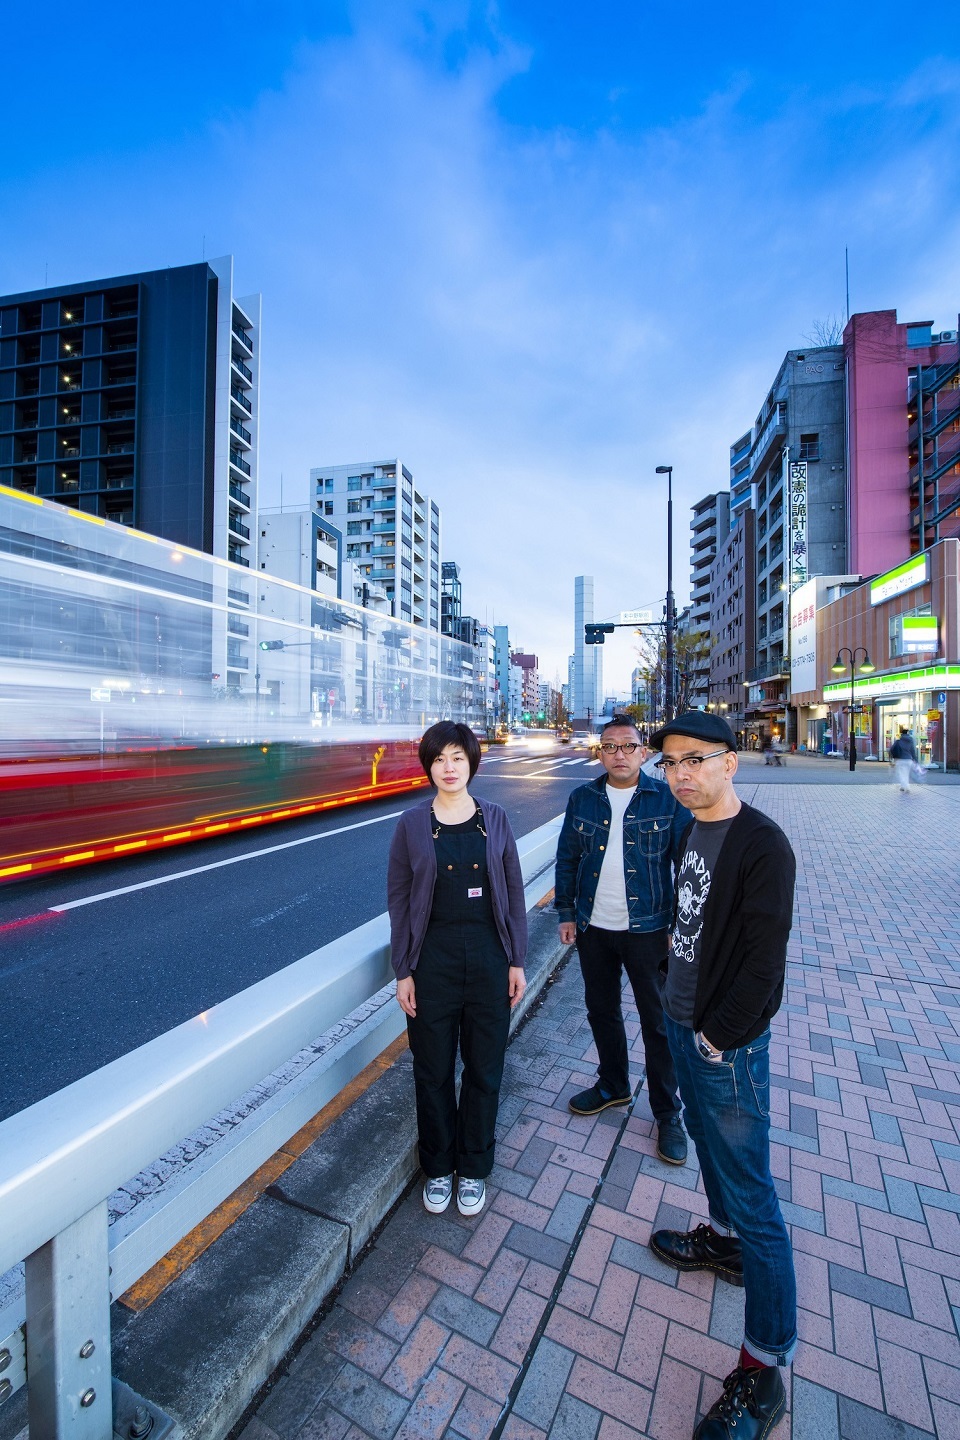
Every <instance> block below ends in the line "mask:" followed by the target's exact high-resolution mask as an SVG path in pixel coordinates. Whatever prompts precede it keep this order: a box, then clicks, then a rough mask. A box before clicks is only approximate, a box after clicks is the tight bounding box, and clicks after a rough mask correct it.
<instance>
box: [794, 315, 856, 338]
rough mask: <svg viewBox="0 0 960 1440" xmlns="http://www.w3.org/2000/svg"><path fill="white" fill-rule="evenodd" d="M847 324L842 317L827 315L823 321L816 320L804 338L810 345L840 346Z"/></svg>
mask: <svg viewBox="0 0 960 1440" xmlns="http://www.w3.org/2000/svg"><path fill="white" fill-rule="evenodd" d="M846 324H847V322H846V320H845V319H844V317H843V316H842V315H825V316H824V317H823V319H822V320H814V322H813V324H812V326H811V327H810V329H809V330H808V331H807V333H806V334H805V335H804V337H803V338H804V340H806V342H807V344H808V345H839V344H840V341H841V340H842V339H843V332H844V329H845V328H846Z"/></svg>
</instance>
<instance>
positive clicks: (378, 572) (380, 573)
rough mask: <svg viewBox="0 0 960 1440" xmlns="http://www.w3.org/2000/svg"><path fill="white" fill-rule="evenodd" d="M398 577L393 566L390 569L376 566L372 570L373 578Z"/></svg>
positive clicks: (390, 578) (386, 578)
mask: <svg viewBox="0 0 960 1440" xmlns="http://www.w3.org/2000/svg"><path fill="white" fill-rule="evenodd" d="M396 578H397V572H396V570H395V569H394V568H393V567H392V566H391V568H390V569H389V570H386V569H380V568H379V567H374V569H373V570H371V571H370V579H371V580H395V579H396Z"/></svg>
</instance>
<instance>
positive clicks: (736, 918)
mask: <svg viewBox="0 0 960 1440" xmlns="http://www.w3.org/2000/svg"><path fill="white" fill-rule="evenodd" d="M689 828H690V827H689V826H688V827H687V831H689ZM687 831H685V832H684V835H683V837H682V839H681V841H680V845H679V847H678V851H677V856H676V858H677V860H679V858H680V856H681V855H682V854H683V850H684V845H685V844H686V837H687ZM796 873H797V862H796V857H795V856H794V853H793V850H792V848H791V846H790V841H789V840H788V839H787V837H786V835H784V833H783V831H782V830H781V829H780V827H779V825H775V824H774V822H773V821H772V820H771V819H769V817H768V816H766V815H764V814H763V812H762V811H760V810H755V809H754V808H753V806H752V805H741V807H740V809H739V811H738V813H737V814H736V815H735V816H734V817H733V821H732V823H731V825H730V829H729V831H728V832H727V836H726V839H725V840H724V842H723V848H722V849H721V851H720V856H719V859H718V860H717V864H716V867H715V869H714V872H713V879H712V882H711V885H710V893H709V895H708V896H707V902H706V905H705V906H704V913H703V932H702V934H701V937H700V969H699V974H698V977H697V993H696V999H695V1001H694V1017H693V1025H694V1029H695V1030H702V1031H703V1033H704V1034H705V1035H706V1037H707V1039H708V1040H709V1041H710V1043H711V1045H714V1046H716V1048H717V1049H718V1050H733V1049H736V1048H739V1046H741V1045H747V1044H749V1042H750V1041H751V1040H755V1039H756V1037H757V1036H758V1035H759V1034H761V1033H762V1031H763V1030H765V1029H766V1027H767V1025H768V1024H769V1021H770V1018H771V1016H773V1015H775V1014H776V1012H777V1011H778V1010H779V1008H780V1001H781V999H782V998H783V980H784V974H785V972H786V968H787V940H788V938H789V936H790V927H791V925H792V923H793V889H794V881H795V880H796ZM668 964H669V960H668Z"/></svg>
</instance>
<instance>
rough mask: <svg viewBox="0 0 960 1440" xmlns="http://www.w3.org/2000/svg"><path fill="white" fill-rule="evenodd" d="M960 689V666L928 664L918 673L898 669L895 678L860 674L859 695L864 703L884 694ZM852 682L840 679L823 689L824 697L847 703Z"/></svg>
mask: <svg viewBox="0 0 960 1440" xmlns="http://www.w3.org/2000/svg"><path fill="white" fill-rule="evenodd" d="M934 689H937V690H940V689H943V690H944V691H946V690H960V665H927V666H925V667H923V668H922V669H918V670H898V671H897V672H896V673H895V674H893V675H857V677H856V694H857V698H858V699H860V700H874V699H876V698H877V697H878V696H880V695H911V694H916V693H917V691H918V690H920V691H923V690H934ZM849 694H850V680H849V678H847V679H846V680H837V681H835V682H831V683H830V684H829V685H824V687H823V698H824V700H826V701H830V700H845V699H846V698H847V697H848V696H849Z"/></svg>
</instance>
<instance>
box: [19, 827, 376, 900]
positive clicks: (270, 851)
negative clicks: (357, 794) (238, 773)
mask: <svg viewBox="0 0 960 1440" xmlns="http://www.w3.org/2000/svg"><path fill="white" fill-rule="evenodd" d="M402 814H403V811H402V810H391V811H390V814H389V815H375V816H374V818H373V819H372V820H358V821H357V822H356V824H354V825H339V826H338V827H337V829H336V830H324V831H322V833H321V834H319V835H305V836H304V837H303V839H302V840H286V841H284V843H283V844H282V845H268V846H266V848H265V849H263V850H251V851H250V852H249V853H248V854H246V855H233V856H231V858H230V859H229V860H214V861H213V863H212V864H210V865H196V866H194V868H193V869H192V870H178V871H177V872H176V874H175V875H159V876H158V877H157V878H156V879H155V880H141V881H139V883H138V884H136V885H121V886H120V887H119V888H118V889H116V890H104V891H103V893H102V894H100V895H86V896H85V897H84V898H83V899H82V900H67V901H66V902H65V903H64V904H63V905H51V906H50V909H49V911H48V912H47V913H48V914H52V915H62V914H63V913H64V911H66V910H79V909H80V907H81V905H96V904H97V903H98V901H100V900H112V899H114V897H115V896H117V895H129V894H131V892H132V891H134V890H150V889H151V888H152V887H153V886H154V885H169V884H170V883H171V882H172V881H174V880H186V879H188V878H189V877H190V876H191V875H202V874H203V873H204V871H206V870H221V869H222V868H223V866H224V865H239V864H240V862H241V861H242V860H259V858H260V857H261V856H262V855H274V854H276V852H277V851H278V850H293V849H294V848H295V846H297V845H309V844H310V843H311V842H312V841H313V840H326V839H328V838H331V837H332V836H334V835H345V834H346V833H347V831H348V830H362V829H363V828H364V826H365V825H382V823H383V822H384V820H396V818H397V816H398V815H402Z"/></svg>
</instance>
